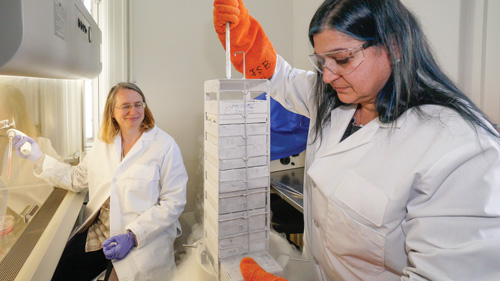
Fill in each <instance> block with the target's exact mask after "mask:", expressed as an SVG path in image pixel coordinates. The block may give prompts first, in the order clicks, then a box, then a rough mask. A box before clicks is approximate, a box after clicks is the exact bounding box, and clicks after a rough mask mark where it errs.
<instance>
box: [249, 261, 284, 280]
mask: <svg viewBox="0 0 500 281" xmlns="http://www.w3.org/2000/svg"><path fill="white" fill-rule="evenodd" d="M240 269H241V274H242V275H243V279H245V281H287V280H286V279H285V278H281V277H278V276H275V275H273V274H271V273H269V272H267V271H265V270H264V269H262V267H260V266H259V265H258V264H257V263H256V262H255V261H254V260H253V259H252V258H249V257H246V258H243V259H242V260H241V262H240Z"/></svg>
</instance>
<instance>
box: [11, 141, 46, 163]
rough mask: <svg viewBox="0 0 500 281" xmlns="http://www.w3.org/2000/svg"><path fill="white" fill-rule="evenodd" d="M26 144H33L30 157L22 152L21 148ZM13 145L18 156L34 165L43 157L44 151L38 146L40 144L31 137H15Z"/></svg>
mask: <svg viewBox="0 0 500 281" xmlns="http://www.w3.org/2000/svg"><path fill="white" fill-rule="evenodd" d="M26 142H28V143H30V144H31V151H30V153H29V154H28V155H25V154H23V153H22V152H21V147H22V146H23V144H25V143H26ZM12 144H13V146H14V148H15V150H16V154H17V156H19V157H21V158H24V159H28V160H30V161H31V162H33V163H35V162H36V161H37V160H38V159H40V157H42V155H43V153H42V151H41V150H40V147H39V146H38V143H37V142H36V141H35V140H34V139H32V138H30V137H27V136H21V135H15V136H14V141H13V142H12Z"/></svg>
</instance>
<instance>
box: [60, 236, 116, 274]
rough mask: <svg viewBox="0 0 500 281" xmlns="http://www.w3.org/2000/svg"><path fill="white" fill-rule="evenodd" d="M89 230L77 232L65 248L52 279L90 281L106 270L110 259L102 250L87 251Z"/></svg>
mask: <svg viewBox="0 0 500 281" xmlns="http://www.w3.org/2000/svg"><path fill="white" fill-rule="evenodd" d="M86 241H87V230H86V231H84V232H82V233H78V234H76V235H75V236H74V237H73V238H72V239H71V240H70V241H69V242H68V244H67V245H66V247H65V248H64V251H63V254H62V256H61V259H60V260H59V263H58V264H57V268H56V271H55V272H54V276H52V281H68V280H72V281H90V280H92V279H94V278H96V277H97V276H98V275H99V274H101V272H103V271H104V270H106V267H107V265H108V260H107V259H106V257H105V256H104V253H103V251H102V249H101V250H97V251H94V252H88V253H86V252H85V243H86Z"/></svg>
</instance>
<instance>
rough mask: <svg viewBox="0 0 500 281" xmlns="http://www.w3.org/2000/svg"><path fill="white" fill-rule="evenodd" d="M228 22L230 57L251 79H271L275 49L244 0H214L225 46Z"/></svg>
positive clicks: (215, 12)
mask: <svg viewBox="0 0 500 281" xmlns="http://www.w3.org/2000/svg"><path fill="white" fill-rule="evenodd" d="M227 22H229V29H230V32H231V34H230V40H231V53H232V54H231V61H232V63H233V65H234V68H235V69H236V70H238V71H239V72H241V73H243V56H242V55H236V56H234V55H233V54H234V53H236V52H244V53H245V64H246V66H245V72H246V73H245V76H246V78H248V79H269V78H271V77H272V76H273V73H274V69H275V67H276V51H275V50H274V47H273V44H272V43H271V41H270V40H269V38H267V36H266V34H265V33H264V29H263V28H262V26H261V25H260V23H259V22H258V21H256V20H255V19H254V18H253V17H252V16H250V15H249V13H248V10H247V8H245V6H244V5H243V1H242V0H214V27H215V31H216V32H217V35H218V36H219V40H220V41H221V43H222V46H224V48H225V46H226V23H227Z"/></svg>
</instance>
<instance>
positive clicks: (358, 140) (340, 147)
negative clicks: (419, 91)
mask: <svg viewBox="0 0 500 281" xmlns="http://www.w3.org/2000/svg"><path fill="white" fill-rule="evenodd" d="M357 106H358V105H357V104H351V105H344V106H339V107H337V108H336V109H334V110H332V112H331V123H330V132H329V136H328V138H326V139H325V140H323V141H326V142H327V143H326V148H325V150H324V152H323V153H322V152H319V153H318V156H319V157H322V156H328V155H332V154H337V153H341V152H344V151H347V150H350V149H353V148H355V147H359V146H361V145H364V144H366V143H368V142H369V141H370V140H372V138H373V137H374V136H375V134H376V133H377V132H378V130H379V129H399V128H400V127H401V125H402V124H403V122H404V120H405V119H406V117H405V116H406V114H403V116H401V117H400V118H399V119H398V120H397V121H396V122H394V123H389V124H387V123H382V122H381V121H380V120H379V119H378V118H375V119H373V120H372V121H370V122H369V123H368V124H366V125H365V126H364V127H363V128H362V129H360V130H359V131H357V132H356V133H355V134H352V135H351V136H349V137H348V138H346V139H345V140H343V141H342V142H340V140H341V138H342V136H343V135H344V133H345V130H346V129H347V126H348V125H349V123H350V122H351V120H352V118H353V116H354V112H356V108H357Z"/></svg>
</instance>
